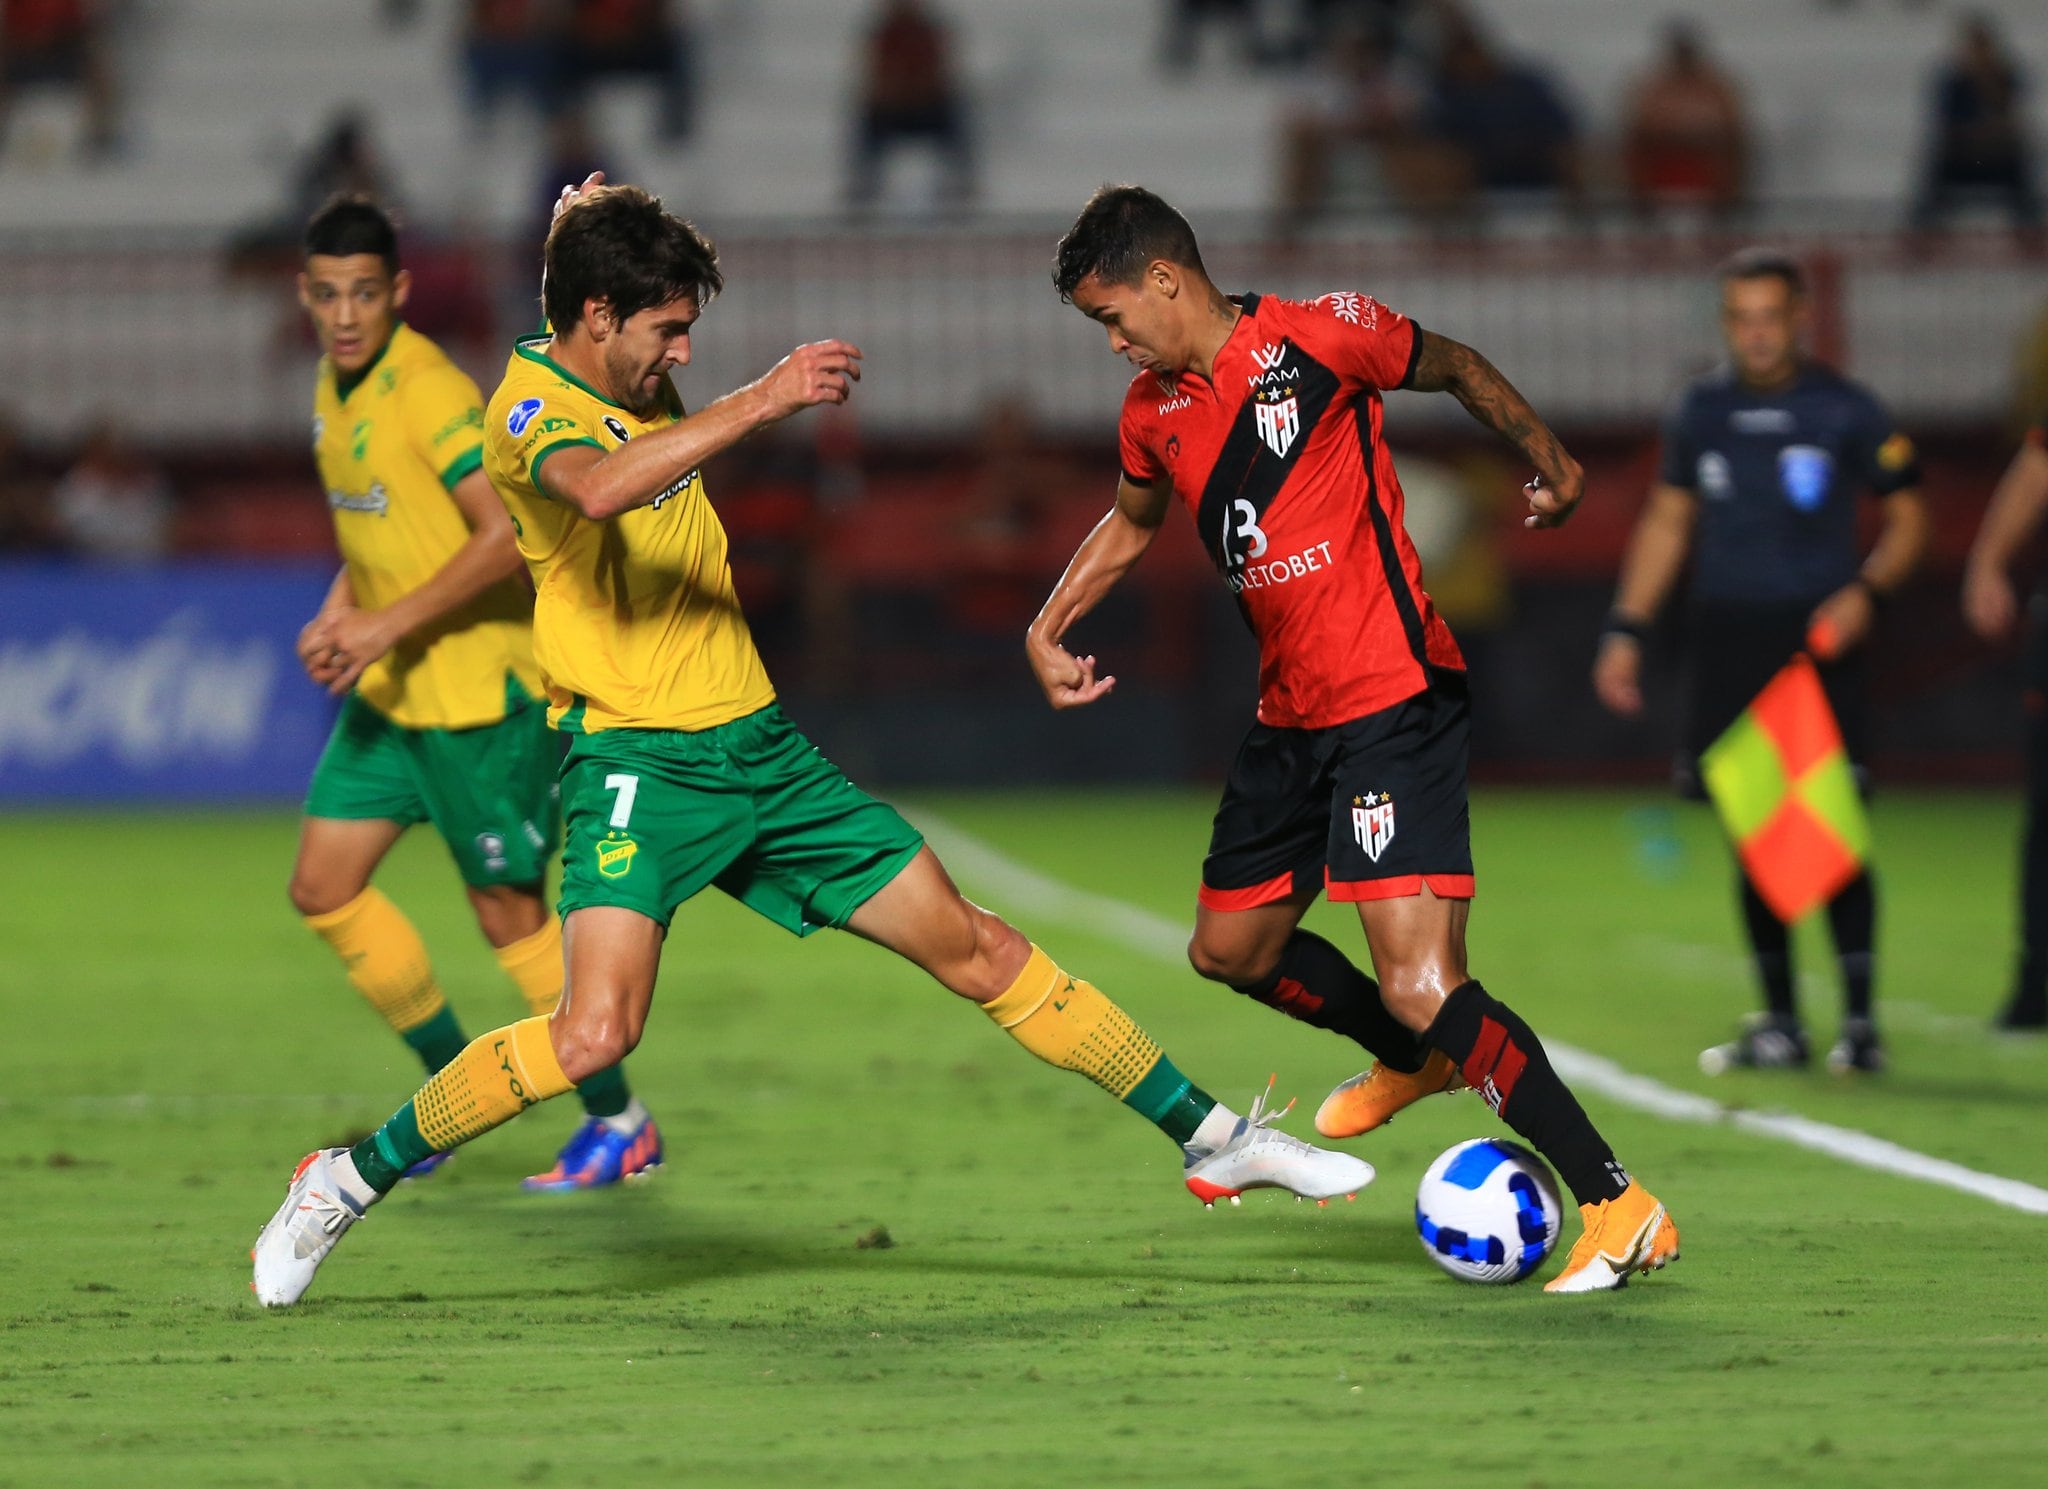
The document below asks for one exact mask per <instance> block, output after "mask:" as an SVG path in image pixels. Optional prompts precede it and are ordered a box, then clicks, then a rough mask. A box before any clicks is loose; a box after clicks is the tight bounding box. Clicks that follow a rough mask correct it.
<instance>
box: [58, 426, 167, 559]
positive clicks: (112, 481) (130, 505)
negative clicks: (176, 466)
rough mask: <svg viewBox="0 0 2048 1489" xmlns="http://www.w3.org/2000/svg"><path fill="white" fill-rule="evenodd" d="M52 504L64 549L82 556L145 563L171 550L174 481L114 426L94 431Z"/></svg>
mask: <svg viewBox="0 0 2048 1489" xmlns="http://www.w3.org/2000/svg"><path fill="white" fill-rule="evenodd" d="M51 500H52V503H53V505H54V507H55V509H56V517H57V529H58V531H59V532H60V533H61V534H62V535H63V538H64V541H65V543H66V545H67V546H68V547H70V548H71V549H72V550H73V551H74V552H76V553H79V554H81V555H82V556H84V557H87V558H101V559H114V560H119V561H123V562H141V561H145V560H149V559H155V558H161V557H163V556H164V555H165V554H166V553H167V552H169V551H170V544H171V515H172V511H171V486H170V482H169V481H167V480H166V479H165V478H164V474H163V472H162V471H160V470H158V469H157V468H156V466H154V465H152V464H151V463H150V462H149V460H148V459H147V458H146V457H145V456H144V455H142V454H141V452H139V451H138V450H136V449H135V447H134V446H133V445H131V444H129V443H128V441H127V440H126V438H124V437H123V436H122V434H121V431H120V430H119V429H118V428H117V427H115V426H114V425H113V424H111V423H107V424H101V425H100V426H99V427H98V428H97V429H95V430H94V431H93V432H92V434H91V436H90V437H89V438H88V439H87V440H86V445H85V449H84V450H83V451H81V452H80V454H79V457H78V461H77V463H76V464H74V465H73V466H72V467H71V469H70V470H68V471H66V472H65V473H64V478H63V479H62V480H60V481H59V482H58V483H57V489H56V491H55V493H54V494H53V495H52V498H51Z"/></svg>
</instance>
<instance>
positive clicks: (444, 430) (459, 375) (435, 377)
mask: <svg viewBox="0 0 2048 1489" xmlns="http://www.w3.org/2000/svg"><path fill="white" fill-rule="evenodd" d="M400 408H401V414H400V417H401V418H402V419H403V421H404V423H405V435H406V438H407V439H408V440H410V441H411V442H412V447H413V448H414V449H415V450H417V451H418V452H419V455H420V458H421V459H422V460H424V461H426V463H427V465H428V466H429V467H430V468H431V469H432V470H433V472H434V473H435V474H436V475H438V476H439V477H440V478H441V485H442V487H443V488H444V489H446V490H449V491H452V490H454V489H455V483H456V482H457V481H460V480H461V479H462V478H463V477H464V476H466V475H468V474H469V473H470V472H471V471H474V470H476V469H477V468H478V467H480V466H481V465H482V464H483V459H484V400H483V395H482V394H480V393H479V392H478V391H477V386H476V384H475V383H473V382H471V381H470V379H469V375H468V374H467V373H465V372H464V371H463V370H462V369H461V368H459V367H457V366H455V365H454V364H452V363H445V362H444V363H442V364H440V365H439V366H432V367H423V368H420V369H418V370H417V371H415V372H413V373H412V374H411V375H410V376H408V377H407V378H406V381H405V397H404V398H403V399H402V400H400Z"/></svg>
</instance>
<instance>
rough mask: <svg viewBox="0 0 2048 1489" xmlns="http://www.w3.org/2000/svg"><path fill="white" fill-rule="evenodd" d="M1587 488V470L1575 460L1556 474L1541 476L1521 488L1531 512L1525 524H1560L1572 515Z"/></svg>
mask: <svg viewBox="0 0 2048 1489" xmlns="http://www.w3.org/2000/svg"><path fill="white" fill-rule="evenodd" d="M1585 491H1586V473H1585V471H1584V470H1582V469H1581V468H1580V466H1579V463H1578V462H1577V461H1576V460H1571V461H1567V462H1566V465H1565V468H1564V469H1563V470H1562V471H1561V472H1559V473H1558V474H1557V476H1556V477H1554V478H1551V477H1545V476H1538V477H1537V478H1536V479H1535V480H1533V481H1531V482H1529V484H1528V485H1526V486H1524V487H1523V488H1522V495H1523V496H1525V497H1527V498H1528V501H1529V515H1528V516H1527V517H1524V518H1523V519H1522V526H1524V527H1530V528H1535V527H1557V526H1560V525H1561V524H1562V523H1563V522H1564V521H1565V519H1567V518H1568V517H1570V516H1571V515H1572V509H1573V508H1574V507H1576V506H1578V504H1579V498H1580V497H1581V496H1583V495H1584V494H1585Z"/></svg>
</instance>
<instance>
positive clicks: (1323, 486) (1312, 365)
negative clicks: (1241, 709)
mask: <svg viewBox="0 0 2048 1489" xmlns="http://www.w3.org/2000/svg"><path fill="white" fill-rule="evenodd" d="M1238 304H1239V305H1240V306H1241V308H1242V309H1243V311H1244V314H1243V315H1242V316H1241V317H1240V318H1239V320H1238V322H1237V324H1236V326H1235V327H1233V328H1232V330H1231V332H1230V336H1229V339H1228V340H1226V341H1225V342H1224V343H1223V347H1222V350H1220V351H1219V352H1218V353H1217V354H1216V360H1215V365H1214V367H1213V368H1212V370H1211V371H1212V376H1211V377H1209V378H1203V377H1200V376H1197V375H1196V374H1193V373H1183V374H1182V375H1180V376H1179V377H1172V378H1169V377H1166V376H1163V375H1161V374H1159V373H1155V372H1149V371H1148V372H1141V373H1140V374H1139V375H1138V376H1137V377H1136V378H1135V379H1133V380H1132V382H1131V386H1130V390H1129V391H1128V392H1127V393H1126V394H1125V395H1124V408H1123V419H1122V423H1121V426H1120V429H1119V435H1120V439H1121V444H1122V453H1123V468H1124V475H1125V477H1126V478H1127V479H1129V480H1130V481H1132V482H1133V483H1134V484H1137V485H1140V486H1150V485H1154V484H1156V483H1157V482H1158V481H1159V480H1161V479H1162V478H1167V479H1170V480H1171V481H1172V482H1173V489H1174V492H1175V493H1176V494H1177V495H1178V496H1179V497H1180V499H1181V501H1183V502H1184V503H1186V505H1187V507H1188V510H1189V511H1190V512H1192V513H1193V514H1194V518H1195V523H1196V526H1197V528H1198V530H1199V531H1200V533H1201V538H1202V544H1203V546H1204V547H1205V548H1207V549H1208V551H1209V556H1210V558H1211V559H1212V560H1213V561H1214V563H1215V564H1216V567H1217V569H1218V570H1219V571H1220V572H1221V573H1222V575H1223V580H1224V582H1225V583H1226V584H1228V585H1229V586H1230V588H1231V591H1232V592H1233V593H1234V594H1235V595H1236V596H1237V599H1238V603H1239V605H1240V606H1241V607H1242V608H1243V610H1244V614H1245V618H1246V620H1247V621H1249V622H1250V624H1251V628H1252V631H1253V633H1254V634H1255V635H1256V636H1257V637H1258V638H1259V721H1260V722H1261V723H1263V724H1270V725H1273V726H1276V727H1280V728H1305V729H1319V728H1325V727H1328V726H1329V725H1332V724H1341V723H1345V722H1347V721H1349V720H1351V719H1356V718H1361V717H1363V716H1364V715H1366V714H1369V713H1377V712H1378V711H1379V710H1380V709H1383V708H1390V707H1392V706H1393V705H1394V704H1396V703H1399V702H1400V701H1401V700H1402V699H1404V698H1409V697H1412V696H1414V695H1415V694H1416V693H1419V692H1421V691H1422V690H1423V688H1424V687H1426V686H1427V685H1428V675H1427V672H1426V668H1428V667H1432V666H1435V667H1452V668H1462V667H1463V666H1464V665H1465V663H1464V658H1463V657H1462V656H1461V655H1460V653H1459V651H1458V643H1457V642H1456V641H1454V640H1453V639H1452V637H1451V632H1450V628H1449V627H1448V626H1446V625H1445V624H1444V623H1443V621H1442V619H1441V618H1440V617H1439V616H1438V615H1437V613H1436V610H1435V607H1434V606H1432V605H1431V604H1430V601H1429V596H1428V595H1427V594H1425V593H1424V592H1423V588H1422V564H1421V562H1420V560H1418V559H1417V558H1416V556H1415V545H1414V544H1413V543H1412V542H1410V541H1409V538H1408V533H1407V530H1406V528H1405V527H1404V526H1403V505H1402V499H1401V483H1400V480H1399V478H1398V477H1397V476H1396V475H1395V474H1394V461H1393V457H1392V456H1391V455H1389V454H1388V452H1387V447H1386V443H1385V441H1384V440H1383V438H1382V437H1381V427H1382V423H1383V420H1384V412H1385V411H1384V407H1383V404H1382V401H1381V398H1380V390H1381V389H1382V388H1395V387H1399V386H1401V385H1402V384H1403V383H1404V382H1406V381H1407V380H1408V378H1409V377H1410V375H1411V374H1412V373H1413V371H1414V367H1415V360H1416V357H1417V356H1418V355H1419V353H1420V351H1421V347H1422V328H1421V327H1419V326H1417V325H1416V324H1415V323H1414V322H1412V321H1410V320H1409V319H1408V318H1407V317H1406V316H1403V315H1399V314H1397V313H1396V312H1394V311H1392V310H1389V309H1388V308H1387V307H1386V306H1384V305H1382V304H1380V303H1379V302H1378V301H1377V300H1373V299H1371V298H1370V297H1368V296H1365V295H1358V294H1334V295H1324V296H1323V297H1322V298H1321V299H1317V300H1306V301H1304V300H1281V299H1277V298H1275V297H1273V296H1270V295H1245V296H1243V297H1242V298H1241V299H1239V300H1238Z"/></svg>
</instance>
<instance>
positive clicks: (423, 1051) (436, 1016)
mask: <svg viewBox="0 0 2048 1489" xmlns="http://www.w3.org/2000/svg"><path fill="white" fill-rule="evenodd" d="M305 919H306V925H307V927H308V928H309V929H311V930H312V931H313V933H314V934H315V935H317V936H319V937H320V939H321V940H323V941H325V942H326V943H327V944H328V945H329V946H331V947H333V948H334V953H335V955H336V956H339V957H340V958H341V961H342V965H343V966H345V967H346V968H347V969H348V980H349V985H350V986H351V987H353V988H354V989H355V990H356V991H357V992H358V993H360V994H361V995H362V997H363V1001H364V1002H366V1003H368V1004H369V1005H370V1006H371V1007H372V1008H374V1009H376V1010H377V1013H378V1015H379V1016H380V1017H382V1018H383V1020H384V1022H385V1023H387V1024H389V1025H390V1026H391V1027H392V1029H393V1030H394V1031H396V1033H397V1034H398V1037H399V1038H400V1039H403V1040H404V1041H405V1042H406V1043H407V1044H408V1045H410V1046H411V1047H412V1050H413V1053H415V1054H417V1055H418V1056H419V1057H420V1063H421V1064H422V1065H424V1066H426V1068H427V1070H428V1072H429V1073H431V1072H433V1071H436V1070H439V1069H440V1068H441V1067H442V1066H443V1065H446V1064H447V1063H448V1062H449V1061H450V1060H452V1059H454V1058H455V1057H456V1056H457V1055H459V1054H461V1053H462V1048H463V1045H464V1044H466V1043H467V1041H466V1040H465V1039H464V1038H463V1034H462V1025H461V1024H460V1023H458V1022H457V1021H456V1018H455V1014H454V1011H453V1010H451V1009H450V1008H449V1007H448V1000H447V999H446V998H444V997H442V996H441V987H440V984H438V983H437V982H435V981H434V968H433V964H432V963H431V962H430V961H429V960H428V959H427V947H426V943H425V942H423V941H421V940H420V933H419V932H418V931H416V930H414V929H413V924H412V922H411V921H410V920H407V919H406V918H405V912H404V911H402V910H400V909H399V908H398V906H396V905H394V904H392V903H391V901H390V900H388V899H386V898H385V897H384V894H383V892H382V891H381V890H378V889H376V888H374V887H372V888H369V889H365V890H364V891H363V892H362V893H361V894H359V895H357V896H356V897H355V898H354V899H352V900H350V901H349V902H348V903H347V904H346V905H343V906H342V907H341V908H340V909H339V910H330V911H328V912H327V913H326V914H325V915H308V916H307V917H306V918H305Z"/></svg>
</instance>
